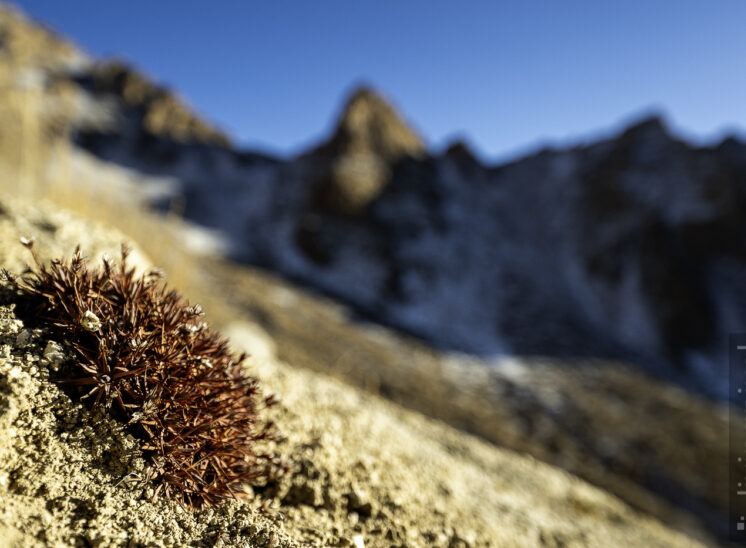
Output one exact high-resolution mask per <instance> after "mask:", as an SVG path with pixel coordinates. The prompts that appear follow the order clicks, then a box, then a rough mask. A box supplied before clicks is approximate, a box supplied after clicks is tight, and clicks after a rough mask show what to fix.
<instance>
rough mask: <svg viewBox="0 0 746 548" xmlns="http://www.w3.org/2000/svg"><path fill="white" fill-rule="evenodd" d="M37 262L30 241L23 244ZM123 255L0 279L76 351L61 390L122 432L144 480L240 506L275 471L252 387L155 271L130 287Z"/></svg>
mask: <svg viewBox="0 0 746 548" xmlns="http://www.w3.org/2000/svg"><path fill="white" fill-rule="evenodd" d="M24 244H25V245H26V246H27V247H28V248H29V249H30V250H31V252H32V254H33V253H34V252H33V242H24ZM127 253H128V252H127V249H126V247H124V246H123V247H122V260H121V264H120V265H119V266H118V267H117V268H115V267H114V266H113V265H112V263H111V261H109V260H107V259H104V261H103V265H102V268H98V269H89V268H88V266H87V264H86V261H85V259H84V258H83V257H82V255H81V254H80V250H79V249H78V250H76V252H75V254H74V255H73V257H72V260H71V261H70V262H69V263H66V262H63V261H61V260H55V261H52V262H51V264H50V265H49V266H45V265H43V264H41V263H40V261H39V260H38V258H37V257H36V255H35V254H34V259H35V261H36V266H37V268H36V270H35V271H34V270H31V271H29V272H28V273H27V274H26V275H25V276H23V277H22V278H16V277H14V276H12V275H11V274H9V273H7V272H5V275H6V277H7V278H8V280H10V282H11V283H12V284H13V285H14V286H15V287H16V288H17V289H18V290H19V291H20V293H21V296H22V298H23V300H25V301H26V303H27V304H28V305H29V308H28V310H29V312H31V313H33V315H34V317H35V318H36V319H37V320H38V321H40V322H41V323H42V324H43V325H44V326H45V327H47V328H48V329H49V330H50V332H51V333H52V334H54V335H55V336H57V337H59V338H60V339H62V340H64V341H66V342H67V343H68V344H69V345H70V346H71V348H72V349H73V350H74V352H75V355H76V358H77V360H76V361H77V363H75V364H74V365H73V366H71V367H68V368H65V369H64V370H63V375H62V377H61V378H59V379H58V380H59V382H61V383H64V385H66V386H68V387H70V388H71V389H73V390H74V391H76V392H77V393H78V394H79V395H80V396H81V397H82V399H83V400H86V401H88V402H90V404H91V406H92V407H93V408H96V407H99V406H103V407H105V408H106V409H107V410H109V411H110V412H111V413H112V415H113V416H115V417H116V418H117V419H119V420H121V421H123V422H125V423H126V424H127V425H128V426H129V427H130V429H131V431H132V433H133V434H134V435H135V437H137V438H138V439H139V440H140V447H141V449H142V451H143V452H144V454H145V456H146V457H147V458H148V460H149V467H148V470H147V473H146V477H145V479H146V480H149V481H152V482H154V483H155V484H157V487H156V489H155V493H156V496H157V495H158V494H159V493H161V492H165V493H166V495H170V496H175V497H177V498H178V499H179V500H181V501H183V502H185V503H186V504H187V505H188V506H190V507H200V506H202V505H214V504H216V503H218V502H220V501H222V500H224V499H226V498H236V497H241V496H243V495H244V494H245V491H246V485H251V484H256V483H261V482H264V481H266V480H267V479H268V478H270V477H274V476H276V475H278V474H280V473H281V472H282V471H283V466H282V464H281V460H280V458H279V457H278V456H277V455H276V454H274V453H271V452H268V451H266V450H261V449H260V447H262V446H265V447H266V444H265V443H262V442H264V441H267V440H271V439H272V438H273V437H274V435H275V434H274V428H273V425H272V424H271V423H268V422H265V421H263V420H262V419H261V418H260V416H259V413H258V411H259V408H260V406H262V405H271V404H272V403H273V401H274V400H273V398H272V397H271V396H269V397H263V396H262V395H261V391H260V389H259V386H258V382H257V380H256V379H254V378H252V377H250V376H248V375H247V374H246V371H245V369H244V368H243V366H242V365H241V364H242V361H243V360H244V358H245V356H244V355H242V356H240V357H238V358H235V357H234V356H233V355H232V354H231V352H230V351H229V349H228V343H227V341H226V340H225V339H224V338H222V337H221V336H220V335H218V334H217V333H215V332H214V331H212V330H210V328H209V327H208V326H207V325H206V324H205V322H204V321H203V319H202V317H203V314H202V311H201V308H200V307H199V305H193V306H192V305H190V304H189V303H188V302H187V301H186V300H185V299H183V298H182V297H181V296H180V295H179V294H178V293H177V292H176V291H173V290H169V289H168V288H167V287H166V285H165V283H163V282H162V281H161V280H160V276H158V275H157V274H156V273H155V272H150V273H147V274H146V275H144V276H136V274H135V269H134V268H128V266H127Z"/></svg>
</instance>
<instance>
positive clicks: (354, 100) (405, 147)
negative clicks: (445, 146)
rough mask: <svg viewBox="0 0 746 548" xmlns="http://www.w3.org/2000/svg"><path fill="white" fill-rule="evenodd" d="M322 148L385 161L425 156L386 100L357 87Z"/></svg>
mask: <svg viewBox="0 0 746 548" xmlns="http://www.w3.org/2000/svg"><path fill="white" fill-rule="evenodd" d="M324 148H329V149H331V150H332V151H334V152H336V153H351V152H364V153H371V154H374V155H376V156H380V157H382V158H384V159H387V160H396V159H399V158H402V157H405V156H415V157H416V156H422V155H423V154H424V153H425V144H424V143H423V142H422V139H420V137H419V136H418V135H417V134H416V133H415V132H414V130H412V129H411V128H410V127H409V126H408V125H407V123H406V122H405V121H404V120H403V119H402V117H401V116H400V115H399V113H398V112H397V111H396V110H395V109H394V107H392V106H391V104H390V103H389V101H388V100H387V99H385V98H384V97H383V96H382V95H381V94H379V93H378V92H376V91H375V90H373V89H372V88H369V87H360V88H358V89H356V90H355V91H354V92H353V93H352V94H351V95H350V97H349V99H348V100H347V103H346V104H345V107H344V109H343V111H342V115H341V116H340V119H339V121H338V123H337V127H336V129H335V131H334V134H333V136H332V138H331V140H330V141H329V142H328V143H327V144H326V145H325V146H324Z"/></svg>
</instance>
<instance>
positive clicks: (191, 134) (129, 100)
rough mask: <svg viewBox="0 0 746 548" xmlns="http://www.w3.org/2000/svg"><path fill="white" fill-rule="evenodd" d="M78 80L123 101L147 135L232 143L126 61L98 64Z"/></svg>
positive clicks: (205, 142) (202, 141)
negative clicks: (125, 62)
mask: <svg viewBox="0 0 746 548" xmlns="http://www.w3.org/2000/svg"><path fill="white" fill-rule="evenodd" d="M78 81H79V82H81V83H82V84H84V85H86V86H89V87H90V89H91V91H92V92H93V93H94V94H95V95H102V96H113V97H114V98H116V99H119V100H121V101H122V103H123V105H124V106H125V113H126V114H128V115H129V116H131V117H134V118H135V120H133V123H134V124H135V125H136V126H138V127H139V128H140V130H141V131H142V132H143V134H144V135H145V136H151V137H155V138H162V139H168V140H172V141H176V142H179V143H183V144H190V143H192V144H193V143H199V144H207V145H219V146H224V147H227V146H229V145H230V140H229V139H228V137H227V136H226V135H225V134H224V133H222V132H221V131H219V130H217V129H215V128H214V127H213V126H212V125H210V124H209V123H207V122H206V121H204V120H203V119H201V118H200V117H198V116H197V115H195V114H194V112H193V111H192V109H191V107H189V106H187V105H186V104H185V103H184V101H183V100H181V99H179V98H178V97H176V95H174V93H173V92H171V91H169V90H168V89H166V88H165V87H163V86H159V85H156V84H154V83H153V82H152V81H151V80H150V79H148V78H146V77H145V76H143V75H142V74H140V73H139V72H138V71H137V70H135V69H133V68H131V67H129V66H127V65H126V64H124V63H121V62H118V61H108V62H101V63H97V64H96V65H94V66H93V68H92V70H91V71H90V73H87V74H81V75H79V76H78ZM141 138H142V137H141Z"/></svg>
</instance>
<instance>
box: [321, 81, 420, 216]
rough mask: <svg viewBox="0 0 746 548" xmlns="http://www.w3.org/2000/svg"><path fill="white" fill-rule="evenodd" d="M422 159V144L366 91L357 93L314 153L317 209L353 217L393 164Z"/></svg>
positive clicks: (390, 109) (380, 186)
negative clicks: (410, 159) (316, 175)
mask: <svg viewBox="0 0 746 548" xmlns="http://www.w3.org/2000/svg"><path fill="white" fill-rule="evenodd" d="M425 155H426V151H425V145H424V144H423V142H422V140H421V139H420V138H419V137H418V136H417V135H416V134H415V133H414V132H413V131H412V130H411V129H410V128H409V127H408V126H407V125H406V124H405V123H404V122H403V121H402V119H401V118H400V117H399V115H398V114H397V112H396V111H395V110H394V109H393V107H392V106H391V105H389V104H388V102H387V101H386V100H385V99H384V98H383V97H382V96H381V95H379V94H378V93H376V92H374V91H373V90H371V89H368V88H361V89H359V90H357V91H355V92H354V93H353V94H352V95H351V97H350V99H349V100H348V102H347V105H346V106H345V108H344V111H343V113H342V116H341V117H340V119H339V122H338V124H337V127H336V129H335V131H334V133H333V135H332V137H331V138H330V139H329V140H328V141H327V142H326V143H324V144H323V145H321V146H319V147H318V148H317V149H315V150H314V151H313V152H312V153H311V156H312V160H313V162H314V163H315V165H314V170H317V171H318V172H319V175H318V177H317V178H316V180H315V181H314V182H313V183H312V184H313V186H314V188H313V190H312V192H313V193H314V202H315V204H314V205H316V206H317V207H319V208H321V209H322V210H327V211H329V212H332V213H337V214H340V215H348V216H356V215H359V214H361V213H363V212H364V211H365V210H366V209H367V207H368V206H369V205H370V204H371V203H372V202H373V201H375V199H376V198H378V196H380V195H381V192H383V189H384V188H385V187H386V185H387V184H388V182H389V180H390V178H391V175H392V169H393V168H394V165H395V164H396V163H397V162H399V161H401V160H403V159H405V158H420V157H423V156H425Z"/></svg>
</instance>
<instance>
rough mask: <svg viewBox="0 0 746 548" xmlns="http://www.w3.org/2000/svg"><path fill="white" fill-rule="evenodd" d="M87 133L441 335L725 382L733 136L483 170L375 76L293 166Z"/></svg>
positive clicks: (654, 140) (323, 278)
mask: <svg viewBox="0 0 746 548" xmlns="http://www.w3.org/2000/svg"><path fill="white" fill-rule="evenodd" d="M110 99H111V98H110ZM80 143H81V144H82V145H83V146H85V147H86V148H87V149H88V150H90V151H91V152H93V153H94V154H96V155H99V156H100V157H102V158H104V159H106V160H109V161H114V162H119V163H121V164H123V165H127V166H130V167H134V168H135V169H138V170H141V171H144V172H146V173H149V174H154V175H157V176H161V177H168V178H170V179H172V180H175V181H177V182H178V186H177V188H176V190H175V194H178V195H180V196H182V197H183V198H184V199H185V200H186V209H185V214H186V216H187V218H189V219H191V220H194V221H196V222H198V223H200V224H203V225H204V226H207V227H210V228H213V229H217V230H219V231H221V232H222V233H223V234H224V235H225V237H226V238H227V239H228V240H230V242H231V245H232V249H233V254H234V256H235V257H237V258H239V259H241V260H243V261H247V262H249V263H253V264H258V265H261V266H263V267H267V268H270V269H272V270H275V271H278V272H280V273H282V274H283V275H285V276H288V277H290V278H292V279H295V280H298V281H301V282H303V283H305V284H307V285H310V286H312V287H315V288H317V289H319V290H321V291H323V292H326V293H329V294H331V295H333V296H335V297H337V298H341V299H343V300H344V301H346V302H348V303H350V304H352V305H353V306H354V307H355V308H356V309H357V310H358V311H359V312H360V313H361V314H362V315H364V316H365V317H369V318H373V319H375V320H377V321H381V322H383V323H386V324H389V325H393V326H395V327H398V328H400V329H404V330H405V331H408V332H410V333H413V334H416V335H418V336H420V337H423V338H425V339H426V340H428V341H429V342H430V343H432V344H435V345H436V346H439V347H442V348H446V349H453V350H457V351H465V352H469V353H476V354H479V355H482V356H490V355H497V354H501V353H504V352H509V353H517V354H522V355H537V354H538V355H551V356H564V357H570V356H596V357H604V358H615V359H625V360H628V361H633V362H636V363H640V364H642V365H643V366H645V367H646V368H648V369H650V370H653V371H656V372H658V373H661V374H664V375H667V376H673V377H675V378H677V379H678V380H680V381H681V382H683V383H685V384H687V385H688V386H690V387H696V388H698V389H700V390H702V391H703V392H705V393H708V394H710V395H719V396H722V395H723V394H724V389H725V387H724V384H723V379H724V371H723V364H724V355H723V352H722V347H723V341H724V336H726V334H727V333H728V332H731V331H734V330H738V329H739V328H741V327H742V326H743V325H745V324H746V295H745V294H746V292H745V291H744V289H743V287H742V284H741V283H740V282H739V280H741V279H743V274H744V273H746V271H745V270H744V268H745V267H746V263H745V262H744V259H745V258H746V248H745V247H744V244H743V242H744V238H743V236H744V235H746V224H744V221H743V219H742V216H741V215H740V214H739V212H741V211H743V207H744V206H745V205H746V184H745V183H744V181H746V145H744V144H743V143H741V142H739V141H737V140H735V139H729V140H726V141H724V142H723V143H721V144H719V145H718V146H715V147H695V146H692V145H689V144H687V143H685V142H683V141H681V140H679V139H677V138H676V137H674V136H673V135H671V133H670V132H669V130H668V129H667V128H666V127H665V124H664V123H663V122H662V121H661V120H660V119H657V118H652V119H648V120H643V121H641V122H639V123H637V124H635V125H634V126H632V127H630V128H628V129H627V130H626V131H624V132H623V133H622V134H620V135H618V136H617V137H614V138H611V139H607V140H604V141H601V142H598V143H592V144H589V145H584V146H578V147H574V148H570V149H556V150H553V149H546V150H542V151H540V152H538V153H536V154H533V155H530V156H528V157H525V158H522V159H519V160H516V161H513V162H510V163H508V164H505V165H500V166H485V165H482V164H481V163H480V162H479V161H478V160H477V159H476V158H475V156H474V155H473V154H471V153H470V151H469V150H468V147H466V146H465V145H463V144H457V145H454V146H452V147H450V148H449V149H448V150H447V151H446V152H445V153H443V154H441V155H436V156H433V155H431V154H429V153H428V152H427V151H426V150H425V147H424V145H423V144H422V142H421V140H420V139H419V138H418V137H417V136H416V135H415V134H414V132H412V131H411V130H409V129H408V128H407V126H406V124H405V123H404V122H403V121H401V119H400V118H399V117H398V116H397V115H396V114H395V111H394V110H393V109H392V108H391V107H390V106H389V105H387V104H386V102H385V100H384V99H383V98H382V97H381V96H379V95H377V94H376V93H374V92H372V91H371V90H367V89H363V90H359V91H358V92H356V93H355V94H354V95H353V97H352V98H351V99H350V101H349V104H348V107H347V108H346V109H345V111H344V114H343V116H342V118H341V120H340V122H339V123H338V126H337V130H336V131H335V132H334V133H333V135H332V136H331V137H330V138H329V140H328V141H326V142H325V143H323V144H321V145H320V146H318V147H316V148H314V149H313V150H310V151H309V152H308V153H306V154H303V155H301V156H299V157H298V158H295V159H293V160H290V161H285V162H283V161H279V160H276V159H271V158H267V157H264V156H262V155H260V154H252V153H236V152H234V151H233V150H231V149H228V148H224V147H222V146H217V145H214V144H191V145H189V148H188V149H185V148H184V147H183V146H181V145H178V144H175V143H176V142H175V141H173V140H171V139H170V138H168V137H160V138H158V139H156V140H155V142H153V143H152V146H148V147H147V148H146V150H142V148H140V147H137V148H136V149H133V143H132V139H131V138H130V137H128V136H127V135H119V136H117V137H115V138H114V137H112V135H111V134H103V133H98V132H90V131H81V133H80ZM133 151H136V152H137V153H134V152H133ZM164 151H167V152H164ZM168 151H170V152H168Z"/></svg>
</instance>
